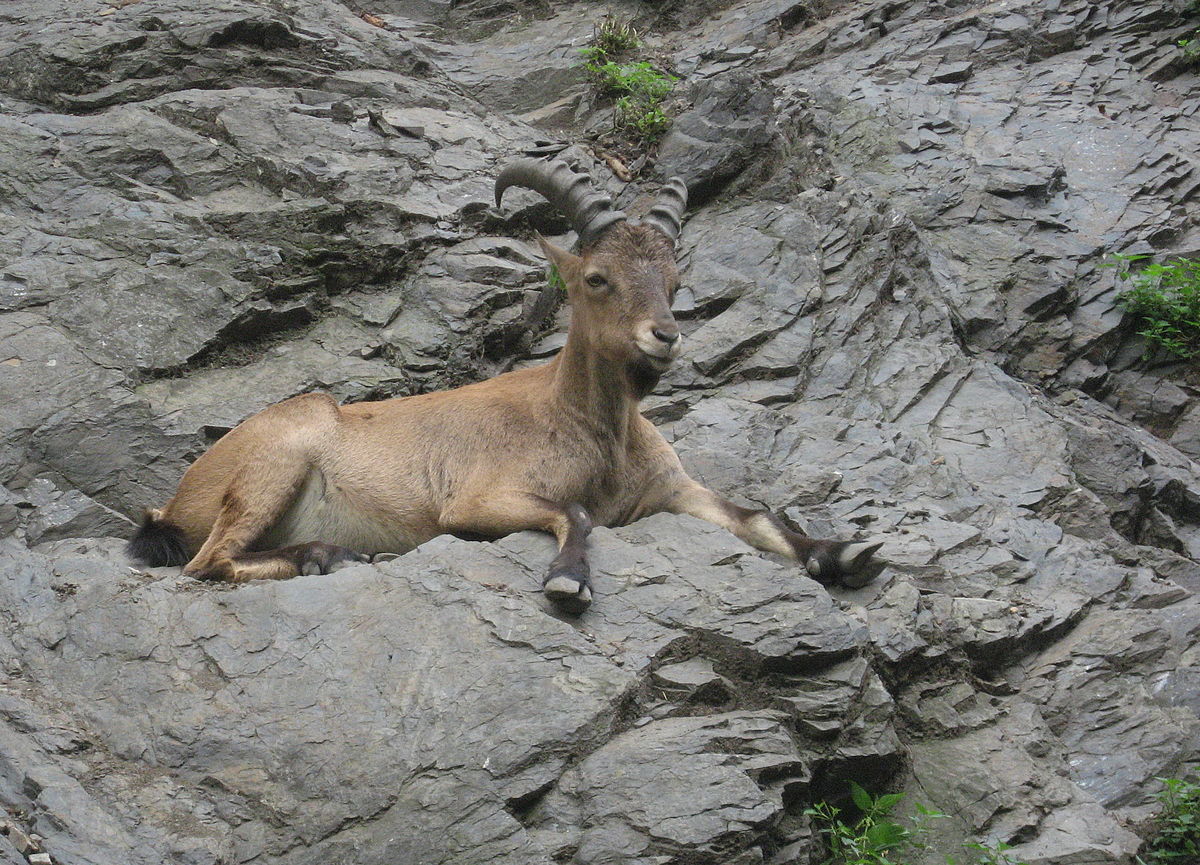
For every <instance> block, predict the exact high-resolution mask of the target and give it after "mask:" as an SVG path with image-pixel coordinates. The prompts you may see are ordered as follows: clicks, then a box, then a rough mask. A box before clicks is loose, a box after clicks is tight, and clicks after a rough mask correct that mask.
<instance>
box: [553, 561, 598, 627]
mask: <svg viewBox="0 0 1200 865" xmlns="http://www.w3.org/2000/svg"><path fill="white" fill-rule="evenodd" d="M542 591H544V592H545V593H546V597H548V598H549V599H550V601H551V603H553V604H554V606H556V607H558V608H559V609H560V610H562V611H563V612H566V613H573V614H575V615H579V614H580V613H582V612H583V611H584V610H586V609H587V608H588V607H590V606H591V605H592V589H591V586H589V585H588V569H587V565H584V566H583V567H582V568H580V567H579V566H578V564H576V565H575V566H574V567H572V566H570V565H568V566H566V567H559V566H557V565H556V564H553V563H552V564H551V565H550V573H549V574H548V575H547V577H546V582H545V583H544V584H543V586H542Z"/></svg>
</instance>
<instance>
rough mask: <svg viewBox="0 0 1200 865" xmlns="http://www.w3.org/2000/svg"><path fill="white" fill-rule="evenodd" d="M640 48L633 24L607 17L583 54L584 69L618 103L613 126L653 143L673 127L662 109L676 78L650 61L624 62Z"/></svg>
mask: <svg viewBox="0 0 1200 865" xmlns="http://www.w3.org/2000/svg"><path fill="white" fill-rule="evenodd" d="M641 46H642V43H641V39H640V38H639V37H638V34H637V31H636V30H634V29H633V27H632V25H630V24H628V23H621V22H619V21H616V20H615V19H612V18H605V19H604V20H603V21H602V22H600V24H599V25H597V27H596V29H595V31H594V32H593V35H592V44H591V45H589V46H588V47H586V48H584V49H582V52H581V53H582V54H583V58H584V66H583V68H584V69H585V70H586V71H587V74H588V78H590V79H591V81H592V83H593V84H594V85H595V87H596V89H597V90H598V91H599V92H600V94H601V95H604V96H612V97H615V98H616V100H617V102H616V105H615V111H614V114H613V126H614V127H615V128H616V129H617V130H618V131H619V132H622V133H624V134H625V135H626V136H628V137H629V138H632V139H634V140H636V141H640V142H642V143H644V144H650V143H653V142H654V141H655V140H657V139H658V138H660V137H661V136H662V134H663V133H664V132H666V131H667V127H668V126H670V125H671V120H670V118H669V117H668V116H667V113H666V112H665V111H664V110H663V107H662V106H663V100H665V99H666V97H667V94H669V93H670V92H671V88H672V87H674V86H675V79H674V78H673V77H672V76H670V75H666V74H664V73H662V72H659V71H658V70H657V69H655V68H654V67H653V66H652V65H651V64H650V63H649V61H646V60H625V59H624V58H625V56H626V55H628V54H630V53H631V52H633V51H635V50H637V49H638V48H640V47H641Z"/></svg>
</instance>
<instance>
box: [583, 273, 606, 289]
mask: <svg viewBox="0 0 1200 865" xmlns="http://www.w3.org/2000/svg"><path fill="white" fill-rule="evenodd" d="M607 283H608V281H607V280H606V279H605V278H604V277H603V276H601V275H600V274H598V273H593V274H591V275H590V276H588V278H587V284H588V285H590V286H591V287H592V288H603V287H604V286H605V285H607Z"/></svg>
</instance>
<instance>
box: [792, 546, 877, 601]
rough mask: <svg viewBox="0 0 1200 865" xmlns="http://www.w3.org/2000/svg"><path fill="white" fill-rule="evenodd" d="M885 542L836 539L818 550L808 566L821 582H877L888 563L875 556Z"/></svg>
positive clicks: (853, 584) (854, 585)
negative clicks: (876, 579) (842, 540)
mask: <svg viewBox="0 0 1200 865" xmlns="http://www.w3.org/2000/svg"><path fill="white" fill-rule="evenodd" d="M882 546H883V541H853V542H841V543H832V544H830V545H828V546H826V547H822V548H820V549H817V550H814V551H813V553H812V555H810V556H809V558H808V561H806V562H805V563H804V567H805V569H806V570H807V571H808V573H809V576H811V577H812V578H813V579H814V580H816V581H817V582H819V583H822V584H824V585H827V586H828V585H834V584H836V585H841V586H845V587H846V588H848V589H859V588H862V587H863V586H865V585H867V584H868V583H871V582H873V581H874V580H875V578H876V577H878V576H879V573H880V572H881V571H882V570H883V568H884V566H885V565H886V564H887V563H886V562H883V561H881V560H879V559H876V558H875V553H876V552H878V551H879V548H880V547H882Z"/></svg>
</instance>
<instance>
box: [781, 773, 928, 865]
mask: <svg viewBox="0 0 1200 865" xmlns="http://www.w3.org/2000/svg"><path fill="white" fill-rule="evenodd" d="M850 798H851V799H852V800H853V801H854V805H855V807H857V808H858V810H859V811H860V812H861V816H859V818H858V819H857V820H855V821H854V822H853V823H846V822H845V821H843V820H842V819H841V811H840V810H839V809H838V808H837V807H835V806H833V805H830V804H829V803H828V802H818V803H817V804H816V805H814V806H813V807H811V808H809V809H807V810H806V811H805V812H804V813H805V814H806V815H808V816H809V817H811V818H812V819H813V821H814V823H815V824H816V826H817V829H818V831H819V832H820V834H821V835H823V836H825V846H826V849H827V850H828V852H829V857H828V858H827V859H825V861H824V862H823V865H900V863H899V860H897V859H895V858H894V857H895V856H896V855H897V854H900V853H903V852H904V851H906V850H909V851H911V850H922V849H924V847H925V841H924V838H925V833H926V824H927V823H928V821H929V820H931V819H934V818H937V817H942V816H944V815H942V814H937V813H934V812H932V811H927V810H925V809H924V808H922V807H920V806H917V811H918V815H917V817H916V818H914V820H913V825H912V828H909V827H908V826H905V825H904V824H903V823H898V822H897V821H896V820H894V819H892V811H893V810H894V809H895V807H896V806H897V805H898V804H900V800H901V799H903V798H904V794H903V793H884V794H882V795H880V796H878V797H875V796H872V795H871V794H870V793H868V792H867V791H866V790H864V789H863V788H862V787H861V786H859V785H858V784H856V783H854V782H853V781H851V782H850Z"/></svg>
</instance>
